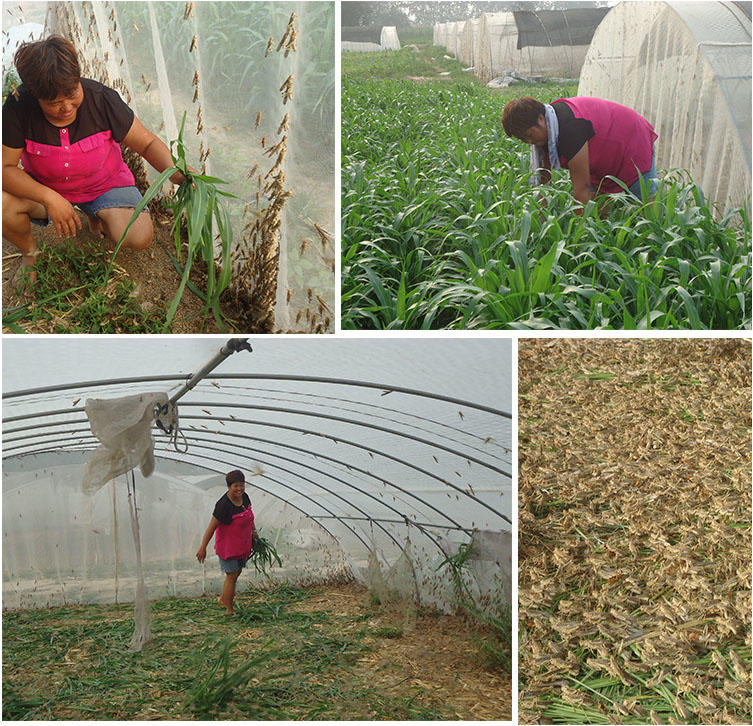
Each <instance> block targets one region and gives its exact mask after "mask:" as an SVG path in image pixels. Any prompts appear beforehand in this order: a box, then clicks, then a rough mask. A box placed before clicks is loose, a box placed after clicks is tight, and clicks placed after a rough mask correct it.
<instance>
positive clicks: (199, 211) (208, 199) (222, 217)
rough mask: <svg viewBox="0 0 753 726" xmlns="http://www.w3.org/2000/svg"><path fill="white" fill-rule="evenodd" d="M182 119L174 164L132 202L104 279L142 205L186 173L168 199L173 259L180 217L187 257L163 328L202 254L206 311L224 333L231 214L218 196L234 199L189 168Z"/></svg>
mask: <svg viewBox="0 0 753 726" xmlns="http://www.w3.org/2000/svg"><path fill="white" fill-rule="evenodd" d="M185 123H186V114H185V112H184V113H183V120H182V121H181V124H180V131H179V133H178V138H177V140H175V141H172V142H170V151H171V155H172V159H173V166H171V167H168V168H167V169H165V170H164V171H163V172H162V173H161V174H160V175H159V176H158V177H157V179H156V180H155V181H154V182H153V183H152V184H151V186H150V187H149V188H148V189H147V190H146V192H145V194H144V197H143V199H142V200H141V201H140V202H139V203H138V205H136V208H135V209H134V210H133V214H132V215H131V219H130V220H129V222H128V225H127V226H126V228H125V230H124V231H123V235H122V237H121V238H120V240H118V243H117V245H116V246H115V252H114V253H113V256H112V260H111V261H110V266H109V267H108V270H107V275H106V279H105V283H106V282H107V280H108V279H109V277H110V271H111V269H112V265H113V263H114V261H115V257H116V255H117V254H118V251H119V250H120V247H121V245H122V244H123V241H124V240H125V238H126V235H127V234H128V231H129V230H130V229H131V227H132V226H133V224H134V223H135V221H136V219H137V218H138V216H139V214H141V212H142V211H143V210H144V209H145V208H146V206H147V204H149V202H151V201H152V199H154V198H155V197H156V196H157V195H158V194H159V192H160V190H161V189H162V185H163V184H164V183H165V181H167V180H168V179H169V178H170V177H171V176H172V175H173V174H175V173H176V172H180V173H181V174H183V176H184V177H185V181H184V182H183V183H182V184H181V185H180V186H179V187H178V190H177V191H176V193H175V195H174V196H173V197H172V199H171V200H170V201H169V202H168V205H169V206H170V208H171V210H172V213H173V225H172V230H171V231H172V235H173V240H174V242H175V251H176V255H177V258H178V262H179V263H180V264H183V263H182V256H183V255H182V248H183V234H182V232H183V230H182V226H181V222H182V221H185V225H186V239H185V242H186V261H185V265H184V266H183V269H182V274H181V280H180V285H179V286H178V291H177V292H176V293H175V297H174V298H173V299H172V302H171V303H170V305H169V307H168V309H167V315H166V317H165V326H164V328H165V331H167V330H168V329H169V327H170V324H171V323H172V321H173V318H174V317H175V313H176V311H177V309H178V305H179V304H180V300H181V298H182V297H183V292H184V290H185V287H186V283H187V282H188V277H189V274H190V272H191V265H192V264H193V262H194V260H195V259H196V258H197V257H201V258H202V259H203V260H204V263H205V264H206V268H207V269H206V273H207V290H206V297H205V311H206V312H208V311H209V310H211V311H212V314H213V315H214V319H215V321H216V322H217V325H218V327H219V328H220V330H221V331H223V332H224V331H225V326H224V322H223V319H222V312H221V310H220V295H222V293H223V292H224V291H225V290H226V289H227V287H228V285H229V284H230V275H231V272H232V266H231V262H230V253H231V249H232V245H233V230H232V227H231V226H230V217H229V214H228V211H227V209H226V208H225V206H224V204H222V203H221V200H220V197H233V198H236V197H235V195H234V194H231V193H230V192H226V191H223V190H222V189H219V188H218V187H217V185H218V184H227V182H225V181H223V180H222V179H218V178H217V177H212V176H207V175H205V174H199V173H198V172H196V171H194V170H192V169H191V168H189V166H188V162H187V161H186V149H185V145H184V143H183V127H184V125H185ZM215 227H216V228H217V236H218V237H219V239H220V242H221V254H220V266H219V269H218V267H217V264H216V262H215V254H214V239H215V234H214V229H215Z"/></svg>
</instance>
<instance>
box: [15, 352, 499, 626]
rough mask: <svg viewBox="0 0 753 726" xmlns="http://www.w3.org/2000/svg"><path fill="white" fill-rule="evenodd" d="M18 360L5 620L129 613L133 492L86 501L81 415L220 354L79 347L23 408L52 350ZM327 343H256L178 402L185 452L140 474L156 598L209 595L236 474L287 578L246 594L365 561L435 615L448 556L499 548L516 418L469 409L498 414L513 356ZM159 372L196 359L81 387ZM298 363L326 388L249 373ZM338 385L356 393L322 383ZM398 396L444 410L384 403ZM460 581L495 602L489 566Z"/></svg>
mask: <svg viewBox="0 0 753 726" xmlns="http://www.w3.org/2000/svg"><path fill="white" fill-rule="evenodd" d="M31 343H33V344H34V345H32V346H31V348H33V349H34V350H35V351H36V356H35V359H36V360H42V361H43V363H42V364H40V365H38V366H36V367H35V369H34V371H33V372H32V373H31V374H29V373H28V372H27V375H26V376H25V377H23V378H20V377H18V376H16V375H15V373H14V371H18V370H20V367H19V365H18V363H19V361H20V360H26V359H28V354H29V351H30V350H31V349H30V348H29V346H28V344H27V343H26V342H25V341H19V342H18V343H17V344H16V343H15V342H14V343H9V344H5V345H4V349H3V355H4V357H5V359H6V367H5V368H4V393H3V395H4V427H3V461H4V463H3V530H4V550H3V564H4V583H3V591H4V602H5V604H6V607H44V606H46V605H51V604H63V603H78V602H80V603H86V602H115V601H121V602H122V601H129V600H133V599H134V596H135V593H136V589H137V583H138V573H137V567H136V559H135V555H134V544H133V542H132V534H131V530H130V527H129V524H128V522H127V520H128V519H129V517H130V514H129V507H128V500H127V488H126V486H125V485H124V483H123V481H122V478H121V480H119V481H118V482H116V484H112V483H108V484H106V485H105V486H103V487H101V488H100V489H98V490H96V491H95V492H94V493H93V494H91V495H86V494H84V492H83V491H82V488H81V480H82V478H83V476H84V471H85V468H86V464H85V461H86V457H87V456H88V454H89V453H90V452H91V451H92V450H93V449H94V448H96V446H98V444H99V442H98V441H97V440H96V439H95V437H94V436H93V435H92V433H91V430H90V426H89V423H88V420H87V418H86V416H85V411H84V406H83V404H82V403H80V402H81V401H84V400H86V399H87V397H89V396H91V395H92V390H95V391H97V393H98V395H100V396H102V397H104V396H109V397H113V398H115V397H123V396H126V395H135V393H134V392H135V391H139V390H143V389H144V387H145V386H148V389H154V388H157V387H158V386H161V385H164V387H165V388H166V389H169V390H168V395H170V394H171V392H172V390H173V388H174V389H177V388H179V387H181V386H182V384H183V383H184V382H185V380H186V378H187V375H186V373H187V372H190V371H193V370H195V369H196V368H197V367H198V366H200V365H201V364H203V363H205V362H206V360H207V358H208V357H209V353H210V352H211V353H215V352H216V343H215V342H214V341H212V340H203V339H192V340H183V339H181V340H177V341H172V340H171V341H169V342H168V341H166V340H159V341H140V342H139V345H138V347H137V348H136V349H135V348H134V344H133V342H132V341H119V340H110V339H108V340H103V341H99V340H97V339H86V340H83V341H82V342H81V343H80V345H82V346H84V348H85V351H83V352H82V353H76V351H75V350H72V349H66V350H63V351H60V352H59V354H58V355H57V356H56V357H55V370H54V371H51V375H53V376H54V380H55V381H61V384H62V385H63V386H65V388H63V389H62V390H44V391H40V392H38V393H37V392H27V391H28V388H29V385H30V383H31V384H32V385H34V382H33V379H34V378H35V377H36V376H37V375H38V374H39V373H40V372H41V369H40V366H48V367H49V366H50V363H48V361H51V360H52V358H53V355H51V353H52V352H53V351H54V344H55V343H56V341H54V340H51V341H41V340H40V341H36V340H35V341H31ZM283 343H284V345H283ZM321 343H322V344H321V345H320V347H319V349H317V352H316V355H312V351H311V345H312V343H311V341H310V340H309V341H297V340H294V339H287V340H285V341H280V343H276V342H275V343H273V342H272V341H271V340H269V341H265V343H264V345H263V346H262V345H261V343H258V344H255V345H254V354H253V356H241V355H239V356H231V357H230V358H228V359H227V360H226V361H224V362H223V364H222V370H223V371H226V373H216V372H213V373H212V375H211V376H209V377H208V378H206V379H203V380H201V381H200V382H199V383H198V384H197V385H196V387H195V388H192V389H191V390H190V391H188V392H187V393H186V394H185V395H184V396H183V397H181V399H180V422H181V431H182V432H183V433H184V434H185V436H186V441H187V444H188V451H187V452H186V453H180V452H176V451H175V449H174V448H173V446H172V445H171V442H170V440H169V436H167V435H166V434H163V433H161V432H159V431H157V429H156V428H155V429H154V430H153V437H154V442H155V452H154V453H155V457H156V467H155V470H154V473H153V474H152V476H151V477H148V478H144V477H143V476H141V474H140V473H139V472H138V471H135V472H134V475H135V484H136V486H135V490H136V493H137V495H136V496H137V500H136V502H137V506H138V516H139V528H140V542H141V554H142V561H143V567H144V586H145V589H146V592H147V593H148V596H149V597H150V598H152V599H157V598H162V597H168V596H177V595H180V596H191V595H201V594H208V593H211V592H218V591H219V590H220V589H221V585H222V578H223V576H222V573H221V572H220V571H219V568H218V567H217V563H216V560H214V558H213V556H211V555H210V557H209V558H208V561H207V562H206V563H205V564H204V565H203V566H202V565H199V564H198V562H197V561H196V549H197V547H198V543H199V541H200V537H201V534H202V533H203V532H204V531H205V529H206V527H207V524H208V521H209V517H210V515H211V512H212V511H213V509H214V505H215V502H216V501H217V500H218V499H219V498H220V497H221V496H222V495H223V494H224V493H225V491H226V486H225V482H224V474H225V473H226V472H227V471H230V470H233V469H241V470H242V471H244V473H245V474H246V481H247V492H248V494H249V496H250V499H251V503H252V506H253V508H254V513H255V516H256V524H257V527H258V528H259V531H260V533H261V534H262V536H264V537H265V538H267V539H269V540H270V541H271V542H272V543H273V544H274V545H275V547H276V548H277V550H278V551H279V553H280V556H281V557H282V561H283V566H282V567H281V568H278V567H275V568H273V570H272V571H271V575H272V580H267V579H265V578H263V577H262V576H261V575H258V574H257V573H255V572H254V570H253V568H249V569H247V572H246V574H244V583H247V585H248V586H253V587H258V586H265V585H266V584H268V583H269V582H278V581H285V580H286V581H288V582H291V583H300V584H313V583H317V582H327V581H332V580H342V579H353V578H356V579H360V580H361V581H364V582H365V574H364V573H365V572H366V571H367V569H368V563H369V556H370V553H371V552H372V551H375V552H376V553H377V556H378V563H379V565H380V567H381V568H382V570H383V573H384V576H385V580H386V582H387V583H388V586H389V589H391V590H395V591H399V592H402V593H404V594H405V597H409V598H411V599H414V600H415V601H416V602H418V603H420V604H422V605H426V606H434V607H438V608H440V609H442V610H445V611H449V610H451V609H452V608H453V607H454V594H453V590H452V586H451V583H449V582H448V573H447V571H446V568H442V567H440V565H441V563H442V561H443V560H444V559H445V558H446V556H447V554H454V553H455V552H457V551H458V548H459V547H460V546H461V545H463V544H467V543H468V542H469V541H470V540H471V539H472V538H474V537H476V536H477V535H476V534H475V533H477V532H501V531H509V519H510V512H511V503H512V499H511V496H512V492H511V486H510V481H511V480H510V473H509V472H510V470H511V456H512V453H511V446H510V440H511V420H510V419H509V418H506V417H504V416H500V415H498V414H496V413H493V412H492V411H487V410H484V409H483V408H477V407H474V406H473V405H470V403H471V402H473V401H476V402H478V404H477V405H480V406H496V407H497V408H498V407H501V406H503V407H505V408H507V407H508V405H509V401H507V400H506V396H508V395H509V394H508V393H506V392H507V391H508V388H509V382H508V381H507V379H506V378H505V375H506V374H505V373H504V370H505V365H507V361H508V360H509V358H510V352H509V341H499V340H495V341H488V340H483V341H476V340H463V341H447V340H443V341H441V345H439V341H437V342H435V341H400V342H399V343H398V342H392V341H380V342H379V343H378V344H376V343H373V342H369V344H368V345H365V344H364V343H363V342H361V341H342V342H337V344H336V345H335V346H334V347H332V346H331V345H327V344H324V341H321ZM330 343H332V341H330ZM74 353H76V354H75V355H74ZM19 356H20V357H19ZM166 356H169V361H175V360H178V359H181V360H182V359H184V358H185V359H187V360H190V367H189V368H188V371H187V370H185V369H179V370H176V371H175V374H176V375H175V376H171V377H170V379H169V380H167V379H166V380H165V381H162V382H155V381H154V380H150V381H148V383H145V382H144V381H139V380H129V379H123V380H121V381H116V380H108V381H96V380H94V378H95V377H96V370H103V369H104V370H112V369H114V367H115V362H116V361H117V365H118V366H120V367H121V368H122V367H123V366H127V368H125V370H127V371H128V372H129V373H130V374H133V376H139V375H149V376H150V378H152V376H151V373H152V372H153V371H154V367H155V366H157V365H158V363H159V361H162V363H161V364H160V366H159V369H160V370H163V371H164V370H165V368H163V367H162V366H163V365H168V366H169V364H168V363H166V361H167V360H168V359H167V358H166ZM176 356H177V357H176ZM95 361H96V362H97V365H98V366H99V367H98V368H97V369H96V370H94V371H92V370H91V368H92V366H93V365H94V362H95ZM302 362H305V367H306V373H307V374H309V373H312V374H314V375H317V374H319V375H326V374H328V375H327V379H326V382H325V381H318V382H316V383H314V382H312V381H309V380H296V379H294V380H276V379H274V378H271V377H269V376H268V375H267V374H265V373H264V372H260V370H259V369H260V368H264V369H267V368H266V367H267V366H269V368H268V369H267V370H269V371H272V372H273V373H274V374H277V373H280V372H281V373H283V374H286V373H289V372H292V371H296V370H299V369H300V367H301V366H302V365H304V364H303V363H302ZM168 370H169V367H168ZM377 372H378V373H377ZM338 373H339V374H340V375H342V376H344V377H345V378H347V379H355V381H354V385H346V384H345V382H343V381H342V380H341V379H340V378H333V377H332V375H333V374H338ZM30 375H31V379H32V380H30V379H29V376H30ZM79 376H80V377H81V378H80V377H79ZM87 376H91V378H89V377H87ZM235 376H239V377H235ZM249 376H251V377H249ZM256 376H258V377H256ZM82 378H83V380H82ZM359 379H361V380H369V379H371V380H372V381H373V382H374V387H366V386H365V385H362V384H360V383H357V381H358V380H359ZM100 384H101V385H100ZM403 385H407V386H408V387H409V388H411V387H415V388H416V389H417V390H418V391H421V390H426V389H428V391H429V392H435V393H437V394H442V395H445V396H452V397H453V398H452V399H451V400H449V401H448V400H444V399H442V398H440V399H434V398H426V397H421V396H417V395H414V394H411V393H409V392H406V391H401V390H396V389H395V388H393V386H398V387H399V386H403ZM171 386H172V388H171ZM22 389H23V390H22ZM148 389H147V390H148ZM458 398H460V399H462V401H461V400H457V401H456V399H458ZM466 402H468V403H466ZM50 523H52V524H50ZM468 564H469V567H472V568H473V580H474V581H475V580H478V581H479V582H480V585H479V588H480V589H479V592H481V591H482V590H483V591H484V592H490V593H491V592H494V587H496V585H495V577H494V573H495V572H496V571H497V570H499V568H498V566H497V564H496V561H490V560H487V559H479V560H478V561H475V560H473V561H471V560H469V563H468ZM502 571H504V570H500V572H502ZM390 573H392V574H390ZM500 576H501V575H500ZM406 612H408V610H406Z"/></svg>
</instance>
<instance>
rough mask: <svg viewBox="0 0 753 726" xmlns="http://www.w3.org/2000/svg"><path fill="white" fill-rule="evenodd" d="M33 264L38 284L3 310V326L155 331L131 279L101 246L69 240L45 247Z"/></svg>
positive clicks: (154, 319)
mask: <svg viewBox="0 0 753 726" xmlns="http://www.w3.org/2000/svg"><path fill="white" fill-rule="evenodd" d="M42 253H43V254H41V255H40V256H39V258H38V260H37V264H36V268H37V282H36V283H35V284H34V285H33V286H32V287H31V289H27V292H26V297H27V300H28V301H27V302H25V303H23V304H21V305H18V306H17V307H14V308H9V309H7V310H3V328H4V329H7V330H9V331H10V332H13V333H24V332H26V329H25V326H31V327H33V328H34V329H36V330H38V329H40V328H43V329H47V332H50V333H158V332H162V324H163V322H164V318H163V319H162V320H161V319H160V317H159V316H157V315H155V314H149V313H146V312H145V311H143V310H142V309H141V306H140V305H139V304H138V302H137V301H136V299H135V297H134V285H133V282H132V281H131V280H130V279H129V278H128V277H127V276H126V275H125V272H124V270H122V268H120V267H118V266H117V265H114V266H113V269H112V272H111V274H110V277H109V280H108V279H107V268H108V265H109V258H110V255H109V254H108V253H107V252H104V251H103V250H102V248H101V246H98V245H94V244H90V245H87V246H85V247H82V248H78V247H75V246H74V245H73V243H72V242H71V240H65V241H64V242H63V243H62V244H59V245H47V246H45V245H43V246H42Z"/></svg>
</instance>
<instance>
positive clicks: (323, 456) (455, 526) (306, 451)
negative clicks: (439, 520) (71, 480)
mask: <svg viewBox="0 0 753 726" xmlns="http://www.w3.org/2000/svg"><path fill="white" fill-rule="evenodd" d="M58 433H63V432H51V433H50V434H42V435H43V436H48V435H49V436H53V435H57V434H58ZM66 433H70V430H68V431H66ZM78 433H79V431H78V430H77V431H76V434H78ZM80 433H81V434H82V436H79V435H74V436H70V437H67V438H62V439H60V438H58V439H53V440H50V441H44V442H41V443H43V444H49V443H53V442H64V441H71V440H80V439H82V438H87V439H94V436H93V435H92V434H91V433H89V432H88V431H87V430H86V429H81V430H80ZM198 433H201V432H198ZM213 433H216V434H218V435H219V436H220V437H228V436H229V437H233V438H239V439H243V440H251V441H261V442H262V443H266V444H272V445H275V446H280V447H282V448H284V449H292V450H294V451H299V452H301V453H303V454H306V455H308V456H311V457H313V458H315V459H316V458H320V459H325V460H328V461H332V462H334V463H337V464H341V465H343V466H345V467H346V468H348V469H353V470H355V471H358V472H359V473H361V474H365V475H367V476H369V477H371V478H373V479H376V480H377V481H380V482H382V483H384V484H386V485H388V486H390V487H393V488H394V489H397V490H398V491H399V492H401V493H403V494H405V495H406V496H408V497H411V498H413V499H416V500H417V501H419V502H421V504H423V505H424V506H425V507H427V508H428V509H431V510H432V511H434V512H436V513H437V514H439V515H440V516H441V517H443V518H444V519H446V520H448V521H449V522H451V523H452V528H453V529H458V530H462V531H465V532H466V533H468V532H470V531H471V529H470V528H468V527H462V526H461V525H460V524H459V523H458V522H456V521H455V520H454V519H453V518H452V517H450V516H449V515H448V514H446V513H445V512H443V511H442V510H441V509H439V508H437V507H435V506H434V505H433V504H431V503H430V502H428V501H426V500H425V499H423V498H422V497H420V496H418V495H417V494H415V493H413V492H409V491H408V490H406V489H404V488H403V487H401V486H399V485H398V484H395V483H394V482H392V481H390V480H389V479H387V478H385V477H382V476H377V475H376V474H373V473H371V472H369V471H367V470H366V469H362V468H361V467H359V466H356V465H355V464H346V463H345V462H343V461H342V460H340V459H337V458H335V457H332V456H329V455H327V454H321V453H314V452H313V451H310V450H309V449H304V448H302V447H299V446H294V445H292V444H286V443H282V442H279V441H274V440H272V439H262V438H259V437H255V436H246V435H243V434H236V433H232V432H230V431H217V432H213ZM27 438H28V437H10V438H6V441H16V440H25V439H27ZM194 438H196V437H193V436H192V437H191V439H194ZM202 440H206V439H202ZM81 443H82V444H83V443H84V442H83V441H82V442H81ZM226 443H229V442H226ZM22 446H26V444H24V445H22ZM22 446H19V447H6V451H16V450H17V449H19V448H22ZM238 448H242V449H248V448H249V447H244V446H240V447H238ZM53 450H54V449H53ZM65 450H72V447H67V448H66V449H65ZM162 450H165V449H162ZM45 451H50V449H45ZM34 453H35V452H24V454H11V456H23V455H33V454H34ZM264 453H267V454H269V455H271V456H275V457H279V458H281V459H283V460H285V461H290V462H292V463H297V464H298V465H299V466H302V467H304V468H307V469H312V470H314V471H316V472H318V473H320V474H323V475H324V476H328V477H330V478H332V479H335V480H337V481H340V482H341V483H342V484H345V485H346V486H349V487H351V488H354V489H356V490H357V491H359V492H361V493H363V494H365V495H366V496H368V497H370V498H373V499H375V500H376V501H378V502H379V503H380V504H382V505H383V506H385V507H387V508H389V509H392V510H393V511H394V512H396V513H397V514H400V515H401V516H403V515H402V514H401V513H400V512H398V511H397V510H396V509H394V508H392V507H391V505H388V504H386V503H385V502H383V501H382V500H380V499H377V497H375V496H374V495H371V494H368V492H365V491H364V490H362V489H359V488H358V487H357V486H356V485H355V484H350V483H348V482H347V481H345V480H343V479H340V478H339V477H336V476H334V475H332V474H328V473H327V472H325V471H323V470H321V469H317V468H316V467H314V466H311V465H310V464H307V463H301V462H296V461H294V460H293V459H290V458H288V457H284V456H282V455H280V454H276V453H274V452H269V451H266V452H264ZM437 526H443V525H437Z"/></svg>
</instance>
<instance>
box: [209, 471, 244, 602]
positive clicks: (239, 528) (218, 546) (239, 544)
mask: <svg viewBox="0 0 753 726" xmlns="http://www.w3.org/2000/svg"><path fill="white" fill-rule="evenodd" d="M225 483H226V484H227V493H226V494H223V496H222V497H221V498H220V499H218V500H217V503H216V504H215V505H214V512H213V513H212V518H211V519H210V520H209V526H208V527H207V530H206V532H204V537H203V538H202V540H201V545H200V547H199V551H198V552H197V553H196V559H197V560H198V561H199V562H204V560H206V557H207V545H208V544H209V540H211V539H212V535H214V534H215V533H216V536H215V539H214V551H215V552H216V553H217V556H218V557H219V560H220V570H222V572H223V573H224V574H225V584H224V586H223V588H222V596H221V597H220V599H219V603H220V605H222V606H223V607H224V608H225V612H226V613H227V614H228V615H232V614H233V599H234V598H235V583H236V582H237V580H238V577H239V575H240V574H241V571H242V570H243V568H244V567H245V566H246V563H247V562H248V558H249V557H250V556H251V552H252V550H253V545H254V540H255V539H256V538H257V536H258V535H257V533H256V526H255V525H254V513H253V511H252V510H251V500H250V499H249V498H248V494H246V479H245V477H244V476H243V472H242V471H239V470H238V469H235V470H233V471H231V472H229V473H228V474H227V475H226V476H225Z"/></svg>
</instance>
